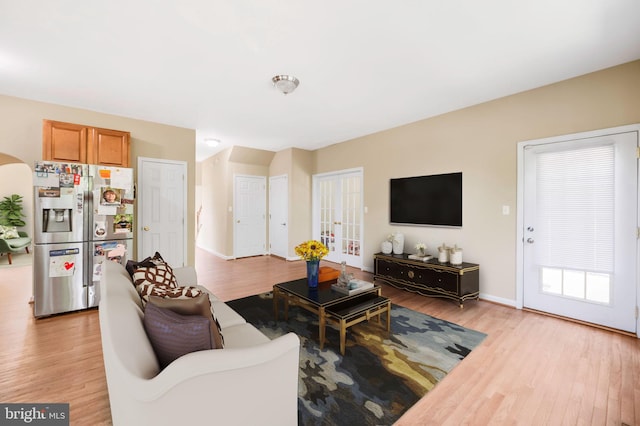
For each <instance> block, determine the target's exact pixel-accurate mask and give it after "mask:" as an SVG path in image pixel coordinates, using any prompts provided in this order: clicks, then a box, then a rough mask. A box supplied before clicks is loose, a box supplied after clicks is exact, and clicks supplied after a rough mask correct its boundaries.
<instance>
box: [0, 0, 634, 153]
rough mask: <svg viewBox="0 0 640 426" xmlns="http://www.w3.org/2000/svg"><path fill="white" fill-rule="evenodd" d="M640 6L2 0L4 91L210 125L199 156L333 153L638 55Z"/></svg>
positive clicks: (577, 1) (601, 0)
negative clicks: (244, 150)
mask: <svg viewBox="0 0 640 426" xmlns="http://www.w3.org/2000/svg"><path fill="white" fill-rule="evenodd" d="M639 17H640V1H638V0H533V1H524V0H519V1H516V0H484V1H477V0H448V1H443V0H437V1H436V0H403V1H393V2H392V1H381V0H373V1H372V0H368V1H364V0H352V1H349V0H346V1H345V0H341V1H336V0H324V1H316V2H311V1H303V0H297V1H293V0H280V1H274V0H227V1H222V0H174V1H167V0H163V1H160V0H159V1H154V2H150V1H142V0H108V1H95V0H47V1H42V0H0V93H2V94H6V95H11V96H17V97H21V98H27V99H34V100H39V101H45V102H53V103H56V104H62V105H68V106H73V107H79V108H84V109H89V110H94V111H99V112H105V113H110V114H116V115H122V116H127V117H133V118H137V119H142V120H149V121H153V122H158V123H165V124H170V125H175V126H181V127H186V128H191V129H196V136H197V159H198V160H202V159H204V158H206V157H207V156H209V155H211V154H212V153H214V152H217V151H219V150H221V149H224V148H226V147H229V146H232V145H241V146H246V147H253V148H260V149H266V150H271V151H279V150H282V149H286V148H289V147H298V148H304V149H317V148H320V147H324V146H327V145H331V144H334V143H338V142H342V141H345V140H348V139H351V138H354V137H358V136H363V135H366V134H370V133H374V132H377V131H380V130H383V129H387V128H391V127H395V126H399V125H402V124H406V123H410V122H414V121H418V120H421V119H424V118H427V117H432V116H435V115H439V114H442V113H445V112H448V111H452V110H456V109H459V108H463V107H466V106H470V105H474V104H477V103H480V102H484V101H488V100H491V99H496V98H499V97H502V96H506V95H509V94H513V93H518V92H521V91H524V90H528V89H532V88H535V87H540V86H543V85H546V84H549V83H553V82H556V81H560V80H564V79H567V78H571V77H575V76H578V75H582V74H586V73H589V72H592V71H596V70H600V69H603V68H607V67H611V66H614V65H618V64H621V63H625V62H629V61H632V60H635V59H638V58H640V24H639V22H638V18H639ZM277 74H291V75H294V76H296V77H297V78H299V79H300V82H301V83H300V86H299V87H298V89H297V90H296V91H295V92H293V93H291V94H289V95H287V96H285V95H283V94H281V93H279V92H278V91H277V90H276V89H275V88H274V87H273V86H272V83H271V77H273V76H274V75H277ZM205 138H215V139H219V140H221V141H222V143H221V144H220V146H219V147H218V148H216V149H207V148H206V146H204V143H203V142H204V139H205Z"/></svg>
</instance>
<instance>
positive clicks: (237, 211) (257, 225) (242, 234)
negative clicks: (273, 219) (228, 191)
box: [233, 175, 267, 257]
mask: <svg viewBox="0 0 640 426" xmlns="http://www.w3.org/2000/svg"><path fill="white" fill-rule="evenodd" d="M266 182H267V181H266V178H265V177H264V176H241V175H236V176H235V177H234V190H233V193H234V195H233V204H234V208H233V212H234V213H233V223H234V228H233V231H234V232H233V235H234V256H235V257H248V256H258V255H263V254H265V253H266V247H267V244H266V243H267V217H266V216H267V215H266V212H267V188H266V187H267V185H266Z"/></svg>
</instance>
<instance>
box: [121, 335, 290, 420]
mask: <svg viewBox="0 0 640 426" xmlns="http://www.w3.org/2000/svg"><path fill="white" fill-rule="evenodd" d="M299 357H300V339H299V338H298V336H296V335H295V334H294V333H289V334H286V335H284V336H281V337H278V338H276V339H274V340H271V341H270V342H267V343H263V344H259V345H256V346H252V347H248V348H230V349H213V350H208V351H199V352H194V353H191V354H188V355H184V356H182V357H180V358H178V359H177V360H175V361H174V362H172V363H171V364H170V365H169V366H167V367H166V368H165V369H164V370H163V371H161V372H160V373H159V374H158V375H157V376H156V377H154V378H152V379H149V380H144V379H142V378H138V377H134V376H130V375H127V380H126V381H127V382H129V384H128V385H127V386H125V387H126V392H125V393H126V394H122V393H120V394H119V395H117V397H116V398H117V399H119V400H120V401H119V404H118V408H119V409H118V413H116V412H114V413H113V420H114V425H118V424H123V425H124V424H138V425H153V424H189V425H196V424H213V423H216V424H263V425H271V424H273V425H288V424H290V425H296V424H297V412H298V409H297V398H298V372H299V368H300V367H299ZM111 391H112V390H111V389H110V390H109V392H110V393H111ZM121 391H122V389H121ZM120 415H122V417H120ZM125 419H126V421H125ZM158 422H159V423H158Z"/></svg>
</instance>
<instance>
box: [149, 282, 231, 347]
mask: <svg viewBox="0 0 640 426" xmlns="http://www.w3.org/2000/svg"><path fill="white" fill-rule="evenodd" d="M149 303H151V304H153V305H156V306H158V307H160V308H164V309H171V310H172V311H173V312H176V313H178V314H180V315H200V316H203V317H205V318H207V319H208V320H209V328H210V330H211V341H212V342H213V348H212V349H222V348H223V347H224V340H223V338H222V332H221V330H220V324H219V323H218V320H217V319H216V316H215V313H214V311H213V307H212V306H211V302H210V301H209V295H208V294H207V293H202V294H200V295H198V296H196V297H192V298H188V299H172V298H163V297H158V296H150V297H149Z"/></svg>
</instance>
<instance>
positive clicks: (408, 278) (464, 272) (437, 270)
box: [373, 253, 480, 308]
mask: <svg viewBox="0 0 640 426" xmlns="http://www.w3.org/2000/svg"><path fill="white" fill-rule="evenodd" d="M374 256H375V258H374V276H373V279H374V281H378V280H380V281H384V282H385V283H387V284H390V285H392V286H394V287H397V288H401V289H405V290H408V291H412V292H414V293H419V294H422V295H424V296H432V297H444V298H447V299H451V300H454V301H456V302H458V303H459V304H460V307H461V308H462V307H463V302H464V301H465V300H469V299H478V295H479V293H480V287H479V286H480V284H479V282H480V280H479V275H480V265H477V264H475V263H467V262H463V263H462V264H461V265H452V264H450V263H440V262H438V259H431V260H428V261H427V262H421V261H419V260H412V259H409V256H408V255H406V254H382V253H377V254H375V255H374Z"/></svg>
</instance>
